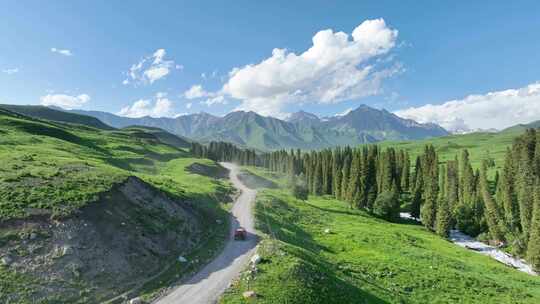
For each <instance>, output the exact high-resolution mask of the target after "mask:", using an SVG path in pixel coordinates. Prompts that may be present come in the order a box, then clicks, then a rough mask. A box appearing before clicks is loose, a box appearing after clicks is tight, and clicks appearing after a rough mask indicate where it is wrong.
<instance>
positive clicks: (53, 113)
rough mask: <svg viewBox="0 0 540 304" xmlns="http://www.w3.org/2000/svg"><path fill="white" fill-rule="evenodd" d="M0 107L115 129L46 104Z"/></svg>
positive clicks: (1, 106) (62, 120)
mask: <svg viewBox="0 0 540 304" xmlns="http://www.w3.org/2000/svg"><path fill="white" fill-rule="evenodd" d="M0 108H3V109H6V110H9V111H12V112H16V113H19V114H22V115H26V116H30V117H34V118H40V119H46V120H52V121H59V122H65V123H72V124H79V125H85V126H89V127H94V128H98V129H103V130H112V129H114V128H113V127H111V126H109V125H107V124H105V123H103V122H102V121H101V120H99V119H97V118H94V117H92V116H87V115H81V114H76V113H71V112H66V111H62V110H55V109H52V108H49V107H45V106H31V105H26V106H20V105H7V104H1V105H0Z"/></svg>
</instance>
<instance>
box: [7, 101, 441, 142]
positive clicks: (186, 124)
mask: <svg viewBox="0 0 540 304" xmlns="http://www.w3.org/2000/svg"><path fill="white" fill-rule="evenodd" d="M8 107H12V106H8ZM34 107H35V106H34ZM41 108H45V107H41ZM45 109H49V111H53V110H52V109H50V108H45ZM11 110H13V111H17V110H16V109H13V108H11ZM18 111H19V112H23V113H22V114H25V113H24V111H22V108H19V109H18ZM32 112H34V113H36V112H37V111H36V110H35V109H34V110H33V111H32ZM43 112H47V111H45V110H44V111H43ZM55 112H56V111H55ZM66 112H67V113H72V114H73V113H75V114H81V115H83V116H86V117H88V116H90V117H94V118H97V119H98V120H99V121H100V122H103V123H105V124H106V125H109V126H112V127H115V128H124V127H128V126H134V125H136V126H146V127H155V128H160V129H163V130H166V131H168V132H170V133H173V134H176V135H179V136H183V137H187V138H191V139H193V140H197V141H202V142H208V141H212V140H221V141H229V142H233V143H235V144H237V145H240V146H244V147H250V148H255V149H260V150H274V149H289V148H301V149H319V148H325V147H331V146H336V145H358V144H363V143H371V142H377V141H382V140H416V139H425V138H430V137H438V136H444V135H448V134H449V133H448V132H447V131H446V130H444V129H443V128H442V127H440V126H438V125H436V124H421V123H418V122H416V121H414V120H410V119H404V118H401V117H398V116H396V115H394V114H392V113H390V112H388V111H386V110H378V109H374V108H371V107H368V106H366V105H362V106H360V107H358V108H357V109H355V110H353V111H350V112H348V113H347V114H345V115H339V116H333V117H323V118H319V117H318V116H316V115H314V114H311V113H308V112H304V111H300V112H296V113H293V114H291V115H290V116H289V117H288V118H287V119H285V120H281V119H277V118H274V117H267V116H261V115H259V114H257V113H255V112H244V111H236V112H231V113H229V114H227V115H225V116H223V117H219V116H214V115H211V114H208V113H197V114H189V115H183V116H179V117H176V118H167V117H161V118H154V117H149V116H146V117H140V118H129V117H123V116H118V115H115V114H111V113H108V112H100V111H83V110H72V111H66ZM26 114H28V113H26ZM28 115H30V114H28ZM56 116H58V114H56ZM41 118H47V117H41ZM57 119H58V118H57ZM85 119H86V118H85ZM53 120H54V119H53Z"/></svg>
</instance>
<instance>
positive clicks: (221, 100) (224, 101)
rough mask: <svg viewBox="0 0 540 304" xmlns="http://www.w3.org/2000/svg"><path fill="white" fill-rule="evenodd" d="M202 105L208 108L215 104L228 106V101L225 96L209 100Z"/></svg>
mask: <svg viewBox="0 0 540 304" xmlns="http://www.w3.org/2000/svg"><path fill="white" fill-rule="evenodd" d="M201 103H202V104H205V105H207V106H209V107H210V106H213V105H215V104H227V103H228V102H227V99H225V97H224V96H223V95H218V96H216V97H211V98H208V99H207V100H205V101H203V102H201Z"/></svg>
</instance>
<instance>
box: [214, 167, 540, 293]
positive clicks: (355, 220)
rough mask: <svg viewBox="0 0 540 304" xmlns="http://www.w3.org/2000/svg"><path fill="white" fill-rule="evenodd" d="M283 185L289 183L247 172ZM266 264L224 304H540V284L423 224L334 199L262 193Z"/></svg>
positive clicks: (259, 211) (259, 206)
mask: <svg viewBox="0 0 540 304" xmlns="http://www.w3.org/2000/svg"><path fill="white" fill-rule="evenodd" d="M247 172H249V174H258V175H259V178H266V179H269V180H272V181H273V182H274V183H275V184H278V185H279V184H281V185H284V184H286V183H285V182H284V181H285V180H286V177H285V176H284V175H282V176H280V175H279V174H276V173H275V172H268V171H264V170H262V169H260V168H255V169H254V168H252V167H249V168H248V169H247ZM255 217H256V224H257V227H258V229H259V230H260V232H261V234H262V235H263V240H262V242H261V244H260V246H259V248H258V252H257V253H258V254H259V255H261V257H262V260H261V262H260V263H259V264H258V265H257V267H256V268H255V269H252V268H250V269H248V270H246V271H245V272H244V273H243V274H242V276H241V277H240V278H239V279H238V280H237V281H236V282H235V283H234V284H233V286H232V287H231V288H230V289H229V290H228V291H227V292H226V293H225V294H224V296H223V297H222V299H221V303H245V302H246V300H245V299H243V296H242V293H243V292H245V291H254V292H255V293H256V295H257V297H256V300H253V302H256V303H538V302H539V301H540V278H539V277H537V276H531V275H528V274H525V273H521V272H519V271H517V270H514V269H512V268H510V267H508V266H505V265H503V264H500V263H499V262H497V261H495V260H493V259H491V258H489V257H486V256H483V255H480V254H478V253H476V252H474V251H470V250H467V249H464V248H461V247H458V246H456V245H454V244H452V243H451V242H449V241H447V240H446V239H444V238H442V237H440V236H438V235H437V234H434V233H433V232H432V231H429V230H428V229H426V228H424V227H423V226H422V225H420V224H418V223H416V222H414V221H407V220H400V221H398V222H388V221H385V220H383V219H380V218H377V217H375V216H373V215H371V214H369V213H367V212H365V211H363V210H358V209H350V207H349V204H347V203H345V202H343V201H340V200H336V199H334V198H332V197H330V196H328V195H327V196H314V195H310V196H309V199H308V200H305V201H304V200H298V199H296V198H295V197H293V196H292V195H291V194H290V193H289V190H288V189H285V188H279V189H261V190H260V191H259V194H258V197H257V201H256V207H255Z"/></svg>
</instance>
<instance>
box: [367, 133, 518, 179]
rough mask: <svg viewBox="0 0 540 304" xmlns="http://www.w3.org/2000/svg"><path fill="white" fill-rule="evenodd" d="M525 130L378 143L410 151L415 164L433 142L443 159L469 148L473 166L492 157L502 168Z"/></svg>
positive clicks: (451, 157)
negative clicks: (508, 148)
mask: <svg viewBox="0 0 540 304" xmlns="http://www.w3.org/2000/svg"><path fill="white" fill-rule="evenodd" d="M523 131H524V130H523V129H511V130H507V131H503V132H499V133H471V134H463V135H451V136H444V137H436V138H430V139H425V140H418V141H401V142H400V141H398V142H393V141H383V142H380V143H377V145H379V146H381V147H382V148H386V147H394V148H397V149H405V150H407V151H409V153H410V154H411V162H412V164H413V165H414V160H415V158H416V156H417V155H419V154H421V153H423V149H424V146H425V145H426V144H432V145H433V146H434V147H435V148H436V150H437V152H438V153H439V157H440V160H441V161H446V160H450V159H454V157H455V156H456V155H458V157H459V155H460V153H461V151H462V150H463V149H467V150H468V151H469V153H470V158H471V162H472V165H473V167H475V168H479V167H480V165H481V163H482V160H483V159H486V158H488V157H490V158H493V159H494V160H495V167H496V168H498V169H500V168H502V165H503V164H504V155H505V153H506V148H507V147H509V146H511V145H512V141H513V140H514V138H515V137H516V136H518V135H520V134H521V133H522V132H523Z"/></svg>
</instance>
